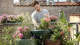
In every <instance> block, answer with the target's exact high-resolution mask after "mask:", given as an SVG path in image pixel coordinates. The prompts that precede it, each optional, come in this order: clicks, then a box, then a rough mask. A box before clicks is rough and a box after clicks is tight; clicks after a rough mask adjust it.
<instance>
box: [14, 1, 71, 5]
mask: <svg viewBox="0 0 80 45" xmlns="http://www.w3.org/2000/svg"><path fill="white" fill-rule="evenodd" d="M33 1H35V0H14V5H29V4H30V3H32V2H33ZM37 1H39V2H40V4H41V5H56V2H66V1H70V0H37Z"/></svg>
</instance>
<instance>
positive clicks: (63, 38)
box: [51, 11, 74, 45]
mask: <svg viewBox="0 0 80 45" xmlns="http://www.w3.org/2000/svg"><path fill="white" fill-rule="evenodd" d="M60 13H61V15H60V17H59V22H57V25H56V26H55V28H54V30H53V32H54V34H52V36H51V40H52V41H53V42H54V41H57V40H60V42H61V43H62V44H63V45H74V41H72V40H70V35H69V34H70V27H71V25H70V24H69V23H68V22H67V21H66V18H65V16H64V12H63V11H60Z"/></svg>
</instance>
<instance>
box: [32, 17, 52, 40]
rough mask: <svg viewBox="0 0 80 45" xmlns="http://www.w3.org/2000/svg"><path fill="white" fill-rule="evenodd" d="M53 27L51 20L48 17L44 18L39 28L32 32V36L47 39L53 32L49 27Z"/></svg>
mask: <svg viewBox="0 0 80 45" xmlns="http://www.w3.org/2000/svg"><path fill="white" fill-rule="evenodd" d="M50 25H51V20H50V17H46V18H43V19H41V24H40V26H39V28H37V30H32V31H31V32H32V34H35V36H36V37H37V36H38V37H41V36H42V38H44V39H45V38H47V37H48V36H49V35H50V33H51V30H49V28H48V27H49V26H50Z"/></svg>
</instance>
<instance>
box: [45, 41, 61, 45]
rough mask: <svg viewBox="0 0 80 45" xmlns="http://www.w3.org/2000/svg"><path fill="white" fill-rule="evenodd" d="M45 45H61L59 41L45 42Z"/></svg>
mask: <svg viewBox="0 0 80 45" xmlns="http://www.w3.org/2000/svg"><path fill="white" fill-rule="evenodd" d="M45 45H61V42H60V40H57V41H55V42H53V41H52V40H46V41H45Z"/></svg>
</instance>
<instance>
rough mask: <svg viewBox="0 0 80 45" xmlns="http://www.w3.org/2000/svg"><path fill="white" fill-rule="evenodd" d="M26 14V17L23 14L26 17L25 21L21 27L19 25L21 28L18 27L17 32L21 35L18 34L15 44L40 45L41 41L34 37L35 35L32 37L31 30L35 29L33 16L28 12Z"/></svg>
mask: <svg viewBox="0 0 80 45" xmlns="http://www.w3.org/2000/svg"><path fill="white" fill-rule="evenodd" d="M25 13H26V15H25V14H24V13H22V15H23V16H24V20H23V22H22V23H21V25H19V26H20V27H18V31H17V32H19V34H17V36H16V40H15V44H16V45H39V41H38V40H37V39H36V38H35V37H34V36H35V35H33V36H32V35H31V30H32V29H33V28H32V21H31V16H30V15H28V13H27V12H25ZM26 26H27V27H26ZM17 32H16V33H17ZM15 35H16V34H15ZM15 35H14V37H15Z"/></svg>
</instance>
